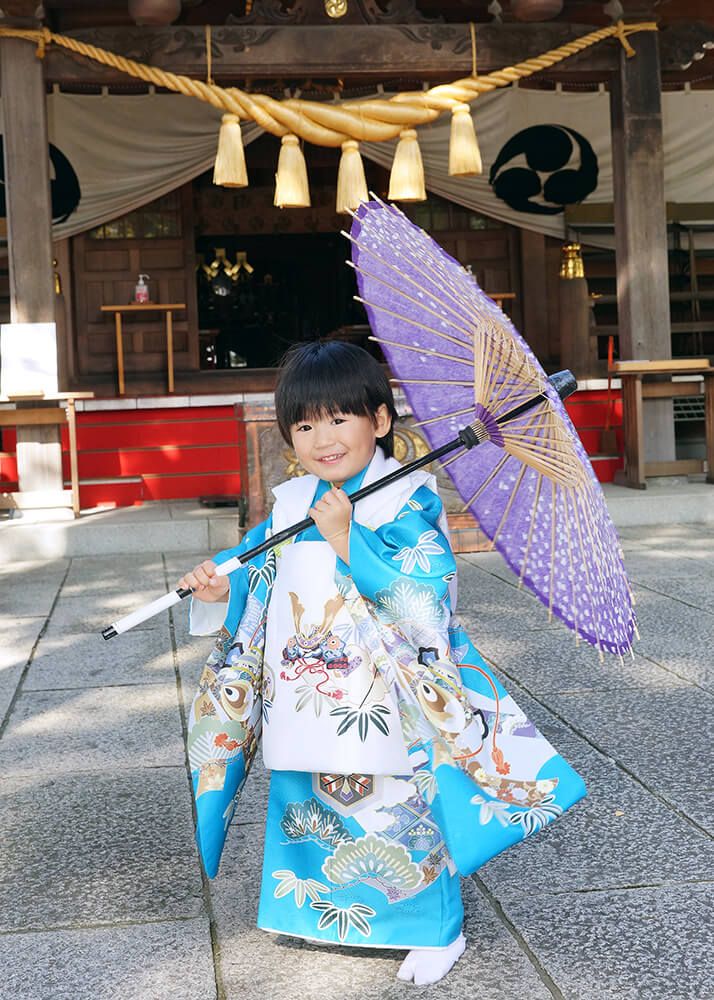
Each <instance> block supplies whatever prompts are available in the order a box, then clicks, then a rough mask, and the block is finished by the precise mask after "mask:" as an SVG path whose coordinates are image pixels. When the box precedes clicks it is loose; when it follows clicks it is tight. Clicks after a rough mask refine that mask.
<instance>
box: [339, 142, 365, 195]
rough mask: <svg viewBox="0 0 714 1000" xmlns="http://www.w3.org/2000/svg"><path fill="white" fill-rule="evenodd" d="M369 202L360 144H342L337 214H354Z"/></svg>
mask: <svg viewBox="0 0 714 1000" xmlns="http://www.w3.org/2000/svg"><path fill="white" fill-rule="evenodd" d="M363 201H369V194H368V192H367V181H366V180H365V176H364V164H363V163H362V157H361V156H360V151H359V143H358V142H356V141H355V140H354V139H348V140H347V141H346V142H343V143H342V156H341V157H340V168H339V170H338V171H337V206H336V210H337V212H354V211H356V210H357V209H358V208H359V206H360V204H361V202H363Z"/></svg>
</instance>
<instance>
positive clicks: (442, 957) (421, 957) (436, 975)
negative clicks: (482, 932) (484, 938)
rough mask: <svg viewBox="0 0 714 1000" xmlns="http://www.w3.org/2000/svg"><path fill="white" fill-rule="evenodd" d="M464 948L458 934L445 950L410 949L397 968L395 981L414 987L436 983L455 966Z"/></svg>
mask: <svg viewBox="0 0 714 1000" xmlns="http://www.w3.org/2000/svg"><path fill="white" fill-rule="evenodd" d="M465 948H466V938H465V937H464V935H463V934H459V936H458V937H457V938H456V940H455V941H454V942H452V943H451V944H450V945H448V947H446V948H412V950H411V951H410V952H408V953H407V957H406V958H405V959H404V961H403V962H402V964H401V965H400V966H399V972H397V979H403V980H404V981H405V982H407V983H411V982H413V983H414V985H415V986H427V985H429V984H431V983H438V982H439V980H440V979H443V978H444V976H445V975H446V974H447V972H449V971H450V970H451V968H452V967H453V966H454V965H456V963H457V962H458V960H459V959H460V958H461V956H462V955H463V953H464V949H465Z"/></svg>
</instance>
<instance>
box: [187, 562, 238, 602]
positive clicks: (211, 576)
mask: <svg viewBox="0 0 714 1000" xmlns="http://www.w3.org/2000/svg"><path fill="white" fill-rule="evenodd" d="M177 589H186V590H192V591H193V596H194V597H196V598H198V600H199V601H206V602H207V603H209V604H211V603H213V602H215V601H224V602H225V601H227V600H228V591H229V590H230V589H231V585H230V580H229V579H228V577H227V576H216V564H215V563H214V562H211V560H210V559H207V560H206V561H205V562H202V563H199V564H198V566H194V568H193V569H192V570H190V571H189V572H188V573H186V574H185V576H182V577H181V579H180V580H179V582H178V584H177Z"/></svg>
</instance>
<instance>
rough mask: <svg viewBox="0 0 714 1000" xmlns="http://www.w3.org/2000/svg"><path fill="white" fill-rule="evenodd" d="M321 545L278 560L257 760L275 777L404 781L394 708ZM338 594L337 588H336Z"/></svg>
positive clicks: (331, 557)
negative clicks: (395, 777) (268, 690)
mask: <svg viewBox="0 0 714 1000" xmlns="http://www.w3.org/2000/svg"><path fill="white" fill-rule="evenodd" d="M336 561H337V557H336V555H335V552H334V550H333V549H332V547H331V546H330V545H329V544H328V543H327V542H320V541H314V542H294V543H293V544H291V545H286V546H285V548H283V549H282V551H280V552H279V554H278V563H277V574H276V578H275V584H274V586H273V593H272V596H271V599H270V609H269V611H268V623H267V629H266V637H265V659H264V662H263V671H264V673H265V672H268V671H270V672H271V680H272V681H273V697H272V699H271V701H272V704H271V706H270V708H269V709H268V710H267V712H266V721H265V723H264V725H263V760H264V762H265V766H266V767H267V768H271V769H275V770H280V771H334V772H336V773H338V774H353V773H358V772H360V773H364V774H408V773H410V771H411V768H410V766H409V761H408V757H407V753H406V750H405V748H404V741H403V738H402V730H401V726H400V724H399V713H398V710H397V705H396V702H395V701H394V699H393V697H392V695H391V693H390V692H389V691H388V690H387V689H386V687H385V685H384V682H383V681H382V678H381V676H380V675H379V673H378V672H377V670H376V669H375V668H374V666H373V664H372V662H371V659H370V655H369V653H368V651H367V650H366V649H365V648H364V647H363V646H361V645H360V642H359V637H358V634H357V629H356V626H355V624H354V622H353V620H352V616H351V615H350V613H349V611H348V609H347V606H346V602H345V595H344V593H341V592H340V590H338V587H337V585H336V583H335V568H336ZM343 590H344V588H343Z"/></svg>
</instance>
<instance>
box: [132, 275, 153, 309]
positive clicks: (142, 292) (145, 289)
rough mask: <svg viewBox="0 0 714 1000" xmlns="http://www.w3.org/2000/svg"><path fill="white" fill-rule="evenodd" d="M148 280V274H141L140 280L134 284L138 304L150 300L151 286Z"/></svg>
mask: <svg viewBox="0 0 714 1000" xmlns="http://www.w3.org/2000/svg"><path fill="white" fill-rule="evenodd" d="M148 280H149V275H148V274H140V275H139V280H138V281H137V283H136V284H135V285H134V302H136V303H137V304H138V303H142V302H148V301H149V286H148V285H147V284H146V282H147V281H148Z"/></svg>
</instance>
